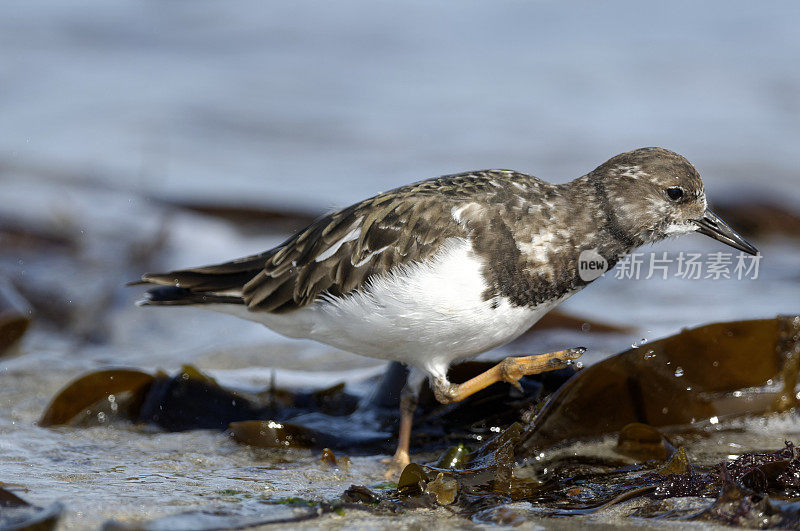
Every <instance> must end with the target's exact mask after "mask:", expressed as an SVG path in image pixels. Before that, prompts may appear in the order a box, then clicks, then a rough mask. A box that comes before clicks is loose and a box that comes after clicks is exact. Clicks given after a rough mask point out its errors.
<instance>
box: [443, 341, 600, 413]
mask: <svg viewBox="0 0 800 531" xmlns="http://www.w3.org/2000/svg"><path fill="white" fill-rule="evenodd" d="M584 352H586V349H585V348H584V347H577V348H570V349H567V350H559V351H558V352H549V353H547V354H539V355H536V356H519V357H509V358H506V359H504V360H503V361H501V362H500V363H498V364H497V365H495V366H494V367H492V368H491V369H489V370H488V371H486V372H484V373H481V374H479V375H478V376H476V377H474V378H472V379H471V380H467V381H466V382H464V383H462V384H453V383H450V382H448V381H447V380H444V379H440V380H436V381H435V382H434V385H433V392H434V394H435V395H436V399H437V400H438V401H439V402H441V403H442V404H449V403H451V402H458V401H460V400H464V399H465V398H467V397H468V396H470V395H473V394H475V393H477V392H478V391H480V390H481V389H485V388H487V387H489V386H490V385H492V384H493V383H496V382H508V383H510V384H512V385H515V386H517V387H520V385H519V380H520V378H522V377H523V376H526V375H529V374H539V373H540V372H547V371H553V370H556V369H562V368H564V367H566V366H567V365H569V364H570V363H571V362H572V360H575V359H578V358H580V357H581V355H582V354H583V353H584Z"/></svg>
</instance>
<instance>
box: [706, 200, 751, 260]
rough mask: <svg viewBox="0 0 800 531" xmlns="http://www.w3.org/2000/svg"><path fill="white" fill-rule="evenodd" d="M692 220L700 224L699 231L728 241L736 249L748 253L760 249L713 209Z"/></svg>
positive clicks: (724, 241)
mask: <svg viewBox="0 0 800 531" xmlns="http://www.w3.org/2000/svg"><path fill="white" fill-rule="evenodd" d="M692 221H693V222H694V223H695V224H697V226H698V229H697V232H699V233H701V234H705V235H706V236H710V237H712V238H714V239H715V240H719V241H721V242H722V243H726V244H728V245H730V246H731V247H733V248H734V249H738V250H740V251H744V252H746V253H747V254H752V255H756V254H758V249H756V248H755V247H753V246H752V245H751V244H750V243H748V242H747V240H745V239H744V238H742V237H741V236H739V235H738V234H737V233H736V231H734V230H733V229H732V228H730V226H728V224H727V223H725V222H724V221H722V220H721V219H720V218H719V216H717V215H716V214H714V213H713V212H712V211H710V210H708V209H706V211H705V213H703V217H702V218H700V219H693V220H692Z"/></svg>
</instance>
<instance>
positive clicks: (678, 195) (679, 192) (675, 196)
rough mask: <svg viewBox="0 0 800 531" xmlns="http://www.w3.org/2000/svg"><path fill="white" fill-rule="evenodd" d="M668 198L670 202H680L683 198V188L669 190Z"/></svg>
mask: <svg viewBox="0 0 800 531" xmlns="http://www.w3.org/2000/svg"><path fill="white" fill-rule="evenodd" d="M667 197H669V200H670V201H680V200H681V199H682V198H683V188H678V187H677V186H676V187H674V188H667Z"/></svg>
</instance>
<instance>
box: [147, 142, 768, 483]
mask: <svg viewBox="0 0 800 531" xmlns="http://www.w3.org/2000/svg"><path fill="white" fill-rule="evenodd" d="M693 232H699V233H701V234H704V235H707V236H710V237H711V238H714V239H716V240H718V241H720V242H722V243H725V244H727V245H729V246H731V247H733V248H735V249H737V250H740V251H743V252H745V253H748V254H752V255H755V254H757V253H758V251H757V249H756V248H755V247H753V246H752V245H751V244H750V243H748V242H747V241H746V240H745V239H744V238H742V236H740V235H739V234H737V233H736V232H735V231H734V230H733V229H732V228H731V227H730V226H728V225H727V224H726V223H725V222H724V221H722V220H721V219H720V218H719V217H718V216H717V215H716V214H714V213H713V212H712V211H711V210H709V208H708V204H707V200H706V193H705V188H704V185H703V181H702V180H701V178H700V174H699V173H698V171H697V170H696V169H695V167H694V166H693V165H692V164H691V163H690V162H689V161H688V160H686V159H685V158H684V157H683V156H681V155H679V154H677V153H675V152H673V151H670V150H667V149H664V148H659V147H646V148H639V149H634V150H632V151H628V152H625V153H621V154H619V155H616V156H614V157H612V158H610V159H609V160H607V161H606V162H604V163H603V164H601V165H600V166H598V167H597V168H595V169H594V170H592V171H590V172H588V173H586V174H585V175H583V176H581V177H578V178H576V179H574V180H572V181H569V182H565V183H561V184H551V183H549V182H547V181H544V180H541V179H538V178H536V177H534V176H532V175H528V174H525V173H521V172H517V171H513V170H480V171H469V172H465V173H457V174H452V175H445V176H441V177H437V178H433V179H428V180H423V181H419V182H416V183H413V184H409V185H406V186H402V187H399V188H396V189H393V190H390V191H388V192H383V193H379V194H377V195H375V196H373V197H370V198H369V199H365V200H363V201H361V202H359V203H356V204H353V205H351V206H348V207H346V208H342V209H340V210H337V211H334V212H332V213H330V214H327V215H325V216H322V217H320V218H318V219H317V220H315V221H314V222H312V223H311V224H310V225H308V226H307V227H305V228H303V229H302V230H300V231H298V232H297V233H295V234H294V235H292V236H291V237H290V238H288V239H287V240H285V241H284V242H283V243H281V244H280V245H278V246H276V247H274V248H272V249H269V250H267V251H264V252H261V253H258V254H255V255H251V256H247V257H244V258H239V259H235V260H232V261H228V262H224V263H219V264H215V265H208V266H203V267H194V268H190V269H181V270H175V271H169V272H166V273H145V274H144V275H142V277H141V280H140V281H137V283H140V284H149V285H151V288H150V289H149V291H147V293H146V295H145V297H146V298H145V299H144V300H143V301H140V304H141V305H145V306H196V307H200V308H206V309H210V310H214V311H217V312H222V313H227V314H233V315H235V316H238V317H241V318H244V319H248V320H250V321H254V322H257V323H261V324H263V325H265V326H267V327H268V328H270V329H272V330H273V331H275V332H278V333H279V334H282V335H284V336H288V337H291V338H308V339H312V340H316V341H318V342H321V343H324V344H327V345H331V346H333V347H336V348H339V349H341V350H345V351H348V352H351V353H355V354H359V355H362V356H368V357H372V358H378V359H383V360H391V361H397V362H401V363H403V364H405V365H406V366H407V367H408V368H409V374H408V377H407V381H406V384H405V387H404V388H403V390H402V392H401V399H400V410H401V415H400V425H399V434H398V444H397V450H396V452H395V454H394V456H393V458H392V459H391V463H392V465H391V467H390V468H389V472H388V476H389V477H390V476H391V474H393V473H396V472H398V471H400V470H402V468H403V467H404V466H405V465H407V464H408V463H409V462H410V454H409V441H410V435H411V427H412V421H413V415H414V411H415V409H416V405H417V397H418V396H419V392H420V390H421V388H422V386H423V385H424V383H425V381H426V380H427V381H428V382H429V384H430V386H431V387H432V390H433V392H434V395H435V396H436V398H437V400H439V401H440V402H442V403H451V402H455V401H459V400H462V399H463V398H466V397H467V396H469V395H471V394H473V393H475V392H477V391H478V390H481V389H483V388H485V387H487V386H488V385H491V384H493V383H495V382H499V381H506V382H509V383H512V384H514V385H519V383H518V382H519V379H520V378H521V377H522V376H524V375H530V374H536V373H540V372H544V371H548V370H553V369H558V368H562V367H564V366H566V365H568V364H570V363H571V362H572V360H575V359H577V358H578V357H580V356H581V354H583V352H584V350H585V349H584V348H582V347H575V348H568V349H565V350H561V351H557V352H549V353H546V354H539V355H533V356H517V357H514V356H510V357H508V358H506V359H504V360H502V361H501V362H500V363H498V364H497V365H495V366H494V367H492V368H491V369H489V370H488V371H486V372H485V373H483V374H480V375H478V376H476V377H475V378H473V379H471V380H469V381H467V382H465V383H462V384H454V383H452V382H450V381H449V380H448V376H447V373H448V367H449V366H450V365H451V364H452V363H454V362H456V361H460V360H465V359H468V358H472V357H474V356H477V355H479V354H481V353H483V352H486V351H489V350H491V349H494V348H497V347H500V346H502V345H504V344H506V343H509V342H510V341H512V340H514V339H515V338H517V337H518V336H520V335H521V334H522V333H524V332H525V331H526V330H528V329H529V328H530V327H531V326H532V325H533V324H534V323H536V322H537V321H538V320H539V319H540V318H541V317H542V316H543V315H545V314H546V313H547V312H548V311H550V310H552V309H553V308H555V307H556V306H558V305H559V304H560V303H561V302H563V301H564V300H566V299H567V298H569V297H571V296H572V295H574V294H575V293H577V292H578V291H580V290H581V289H583V288H585V287H586V286H587V285H588V284H590V283H591V282H593V281H594V280H595V279H594V278H592V277H593V276H594V275H592V276H589V277H587V276H586V275H581V274H580V271H579V261H580V259H581V253H587V252H588V253H591V255H592V256H597V255H599V256H600V257H602V259H604V260H605V262H606V266H607V268H608V269H611V268H612V267H613V266H614V265H615V264H616V263H617V262H619V261H620V260H622V259H623V258H624V257H625V256H627V255H628V254H630V253H631V252H632V251H634V250H635V249H636V248H638V247H640V246H642V245H644V244H648V243H654V242H658V241H660V240H663V239H665V238H668V237H673V236H679V235H682V234H688V233H693Z"/></svg>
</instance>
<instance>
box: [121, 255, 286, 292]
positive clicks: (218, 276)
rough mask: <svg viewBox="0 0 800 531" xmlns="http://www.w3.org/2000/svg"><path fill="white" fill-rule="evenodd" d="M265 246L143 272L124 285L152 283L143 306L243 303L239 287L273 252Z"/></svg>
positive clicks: (255, 272)
mask: <svg viewBox="0 0 800 531" xmlns="http://www.w3.org/2000/svg"><path fill="white" fill-rule="evenodd" d="M274 252H275V251H274V250H269V251H266V252H264V253H260V254H257V255H253V256H248V257H245V258H240V259H238V260H233V261H231V262H225V263H223V264H216V265H210V266H203V267H195V268H192V269H183V270H179V271H170V272H168V273H145V274H144V275H142V279H141V280H140V281H136V282H130V283H129V284H128V285H130V286H136V285H139V284H151V285H152V284H156V285H157V286H156V287H154V288H152V289H150V290H149V291H148V292H147V295H146V297H147V298H146V299H145V300H143V301H141V302H140V303H139V304H140V305H144V306H148V305H149V306H184V305H191V304H217V303H222V304H244V299H243V298H242V296H241V292H242V289H243V288H244V286H245V284H247V283H248V282H249V281H250V280H251V279H252V278H253V277H254V276H256V275H257V274H258V272H259V271H261V270H262V269H263V268H264V264H265V263H266V260H267V259H268V258H269V257H270V256H271V255H272V254H274Z"/></svg>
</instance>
